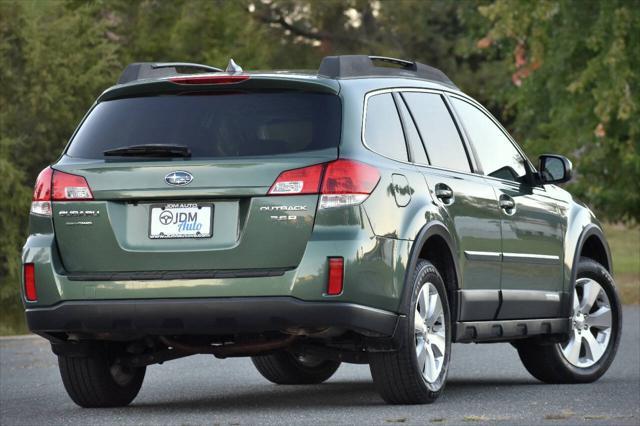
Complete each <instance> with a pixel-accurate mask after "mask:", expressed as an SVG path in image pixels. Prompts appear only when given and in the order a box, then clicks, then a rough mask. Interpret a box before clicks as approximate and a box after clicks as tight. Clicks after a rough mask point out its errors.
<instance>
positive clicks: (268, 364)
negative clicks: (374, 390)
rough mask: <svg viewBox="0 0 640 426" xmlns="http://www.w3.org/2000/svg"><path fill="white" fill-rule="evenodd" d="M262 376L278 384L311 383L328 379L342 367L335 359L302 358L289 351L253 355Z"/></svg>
mask: <svg viewBox="0 0 640 426" xmlns="http://www.w3.org/2000/svg"><path fill="white" fill-rule="evenodd" d="M251 361H252V362H253V365H255V366H256V368H257V369H258V372H259V373H260V374H262V377H264V378H265V379H267V380H269V381H270V382H272V383H275V384H277V385H310V384H318V383H322V382H324V381H326V380H328V379H329V378H330V377H331V376H333V373H335V372H336V370H337V369H338V367H340V362H338V361H333V360H322V359H313V358H310V357H305V358H302V359H301V358H300V357H296V356H295V355H294V354H292V353H290V352H287V351H279V352H276V353H272V354H269V355H259V356H252V357H251Z"/></svg>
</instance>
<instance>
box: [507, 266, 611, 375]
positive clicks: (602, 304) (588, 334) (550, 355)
mask: <svg viewBox="0 0 640 426" xmlns="http://www.w3.org/2000/svg"><path fill="white" fill-rule="evenodd" d="M576 277H577V279H576V283H575V284H574V296H573V299H574V302H573V311H572V329H571V331H570V333H569V337H568V338H567V340H566V341H565V342H563V343H557V344H544V343H540V342H536V341H523V342H520V343H517V344H516V348H517V349H518V355H519V356H520V359H521V360H522V363H523V364H524V366H525V368H526V369H527V371H529V373H531V375H532V376H533V377H535V378H536V379H538V380H540V381H543V382H545V383H590V382H594V381H596V380H598V379H599V378H600V377H601V376H602V375H603V374H604V373H605V372H606V371H607V369H608V368H609V366H610V365H611V363H612V362H613V359H614V357H615V355H616V352H617V350H618V345H619V343H620V334H621V332H622V310H621V307H620V300H619V297H618V293H617V291H616V287H615V283H614V281H613V278H612V277H611V274H609V272H608V271H607V270H606V269H605V268H604V267H603V266H602V265H600V264H599V263H598V262H596V261H594V260H592V259H589V258H585V257H583V258H581V259H580V262H579V263H578V271H577V275H576ZM592 282H595V283H596V284H597V285H598V286H599V287H597V286H595V285H593V284H592ZM600 289H601V290H600ZM590 295H594V296H593V297H591V296H590ZM591 300H592V301H593V302H592V303H591V304H588V302H589V301H591ZM607 305H608V307H607ZM607 308H608V309H609V312H608V313H607ZM583 314H587V316H581V315H583ZM607 317H608V318H609V321H608V323H609V324H610V328H609V331H608V332H607V329H606V328H605V324H606V323H607V321H606V320H607ZM596 324H597V325H596ZM607 334H608V340H607V337H606V335H607ZM599 340H602V342H600V343H598V342H599Z"/></svg>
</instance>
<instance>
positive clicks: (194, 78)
mask: <svg viewBox="0 0 640 426" xmlns="http://www.w3.org/2000/svg"><path fill="white" fill-rule="evenodd" d="M248 79H249V76H248V75H246V74H241V75H209V74H206V75H189V76H184V77H171V78H170V79H169V81H171V82H172V83H177V84H234V83H240V82H242V81H245V80H248Z"/></svg>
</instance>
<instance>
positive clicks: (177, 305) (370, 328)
mask: <svg viewBox="0 0 640 426" xmlns="http://www.w3.org/2000/svg"><path fill="white" fill-rule="evenodd" d="M26 316H27V324H28V326H29V329H30V330H31V331H33V332H35V333H39V334H49V333H56V332H68V333H88V334H92V335H94V334H98V333H109V334H115V335H120V336H139V335H178V334H207V335H224V334H234V333H259V332H265V331H280V330H284V329H287V328H320V327H342V328H345V329H348V330H353V331H357V332H361V333H364V334H369V335H375V336H380V337H383V336H385V337H386V336H388V337H391V336H393V334H394V331H395V329H396V326H397V323H398V319H399V315H398V314H395V313H392V312H388V311H384V310H380V309H375V308H370V307H367V306H363V305H358V304H353V303H339V302H305V301H302V300H299V299H296V298H294V297H227V298H203V299H138V300H108V301H107V300H90V301H81V300H76V301H65V302H61V303H58V304H57V305H54V306H51V307H43V308H35V307H33V308H27V310H26Z"/></svg>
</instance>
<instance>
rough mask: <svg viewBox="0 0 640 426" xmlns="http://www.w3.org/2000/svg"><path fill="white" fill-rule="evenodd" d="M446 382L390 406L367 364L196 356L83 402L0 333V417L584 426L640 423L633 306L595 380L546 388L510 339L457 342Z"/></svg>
mask: <svg viewBox="0 0 640 426" xmlns="http://www.w3.org/2000/svg"><path fill="white" fill-rule="evenodd" d="M452 355H453V358H452V365H451V370H450V374H449V381H448V384H447V388H446V389H445V391H444V394H443V395H442V397H441V398H440V399H439V400H438V401H437V402H436V403H435V404H432V405H422V406H389V405H385V404H384V403H383V402H382V400H381V399H380V398H379V397H378V395H377V394H376V392H375V390H374V388H373V384H372V382H371V376H370V374H369V368H368V366H366V365H347V364H345V365H343V366H341V367H340V369H339V370H338V372H337V373H336V374H335V375H334V376H333V377H332V378H331V379H330V380H329V381H328V382H326V383H324V384H322V385H313V386H277V385H273V384H271V383H269V382H267V381H266V380H264V379H263V378H262V377H261V376H260V375H259V374H258V372H257V371H256V370H255V368H254V367H253V364H251V361H250V360H249V359H247V358H238V359H228V360H217V359H215V358H214V357H212V356H205V355H199V356H193V357H189V358H183V359H180V360H175V361H170V362H167V363H165V364H164V365H155V366H151V367H149V368H148V369H147V376H146V378H145V382H144V385H143V386H142V390H141V391H140V394H139V395H138V397H137V398H136V400H135V401H134V402H133V403H132V405H130V406H129V407H126V408H118V409H82V408H78V407H77V406H75V405H74V404H73V403H72V402H71V400H70V399H69V398H68V397H67V395H66V393H65V391H64V388H63V386H62V382H61V380H60V376H59V374H58V368H57V362H56V358H55V356H54V355H53V354H52V353H51V351H50V348H49V345H48V343H47V342H46V341H45V340H43V339H41V338H38V337H20V338H2V339H0V424H1V425H3V426H8V425H19V424H20V425H36V424H47V425H63V424H64V425H66V424H77V425H90V424H127V425H129V424H131V425H134V424H135V425H151V424H178V425H196V424H207V425H216V424H219V425H251V424H288V425H293V424H302V423H322V424H340V425H342V424H386V425H391V424H445V425H450V424H464V425H475V424H493V423H496V424H505V425H511V424H544V425H558V424H588V425H592V424H593V425H599V424H603V425H619V424H620V425H623V424H629V425H640V307H638V306H633V307H626V308H625V310H624V329H623V336H622V342H621V344H620V348H619V351H618V356H617V358H616V360H615V361H614V363H613V365H612V367H611V369H610V370H609V371H608V372H607V374H606V375H605V376H604V377H602V378H601V379H600V380H599V381H597V382H596V383H592V384H585V385H546V384H542V383H540V382H537V381H536V380H535V379H534V378H533V377H531V376H530V375H529V374H528V373H527V372H526V370H525V369H524V367H523V366H522V365H521V363H520V360H519V359H518V356H517V353H516V351H515V349H513V348H512V347H511V346H510V345H508V344H484V345H482V344H480V345H476V344H470V345H463V344H456V345H453V354H452Z"/></svg>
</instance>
